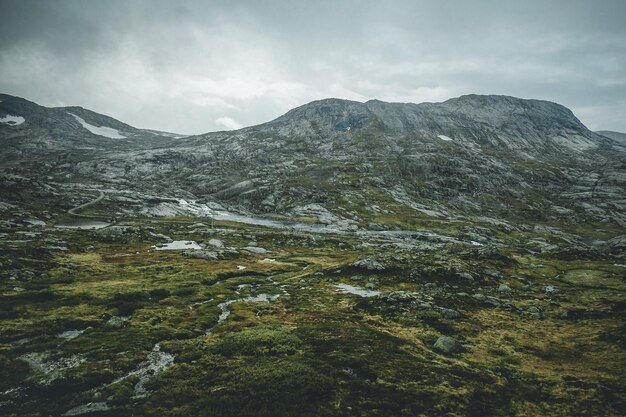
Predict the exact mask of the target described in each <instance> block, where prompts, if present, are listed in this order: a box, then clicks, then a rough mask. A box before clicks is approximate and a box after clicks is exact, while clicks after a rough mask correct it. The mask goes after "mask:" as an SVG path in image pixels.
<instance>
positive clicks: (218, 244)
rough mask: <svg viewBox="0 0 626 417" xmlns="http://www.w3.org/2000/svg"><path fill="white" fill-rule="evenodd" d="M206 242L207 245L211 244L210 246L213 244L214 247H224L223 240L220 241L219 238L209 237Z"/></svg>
mask: <svg viewBox="0 0 626 417" xmlns="http://www.w3.org/2000/svg"><path fill="white" fill-rule="evenodd" d="M207 243H208V244H209V245H211V246H215V247H216V248H223V247H224V242H222V241H221V240H219V239H210V240H209V241H208V242H207Z"/></svg>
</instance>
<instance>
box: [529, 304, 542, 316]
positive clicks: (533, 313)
mask: <svg viewBox="0 0 626 417" xmlns="http://www.w3.org/2000/svg"><path fill="white" fill-rule="evenodd" d="M526 315H527V316H528V317H530V318H531V319H540V318H541V310H539V308H538V307H535V306H532V307H529V308H528V309H526Z"/></svg>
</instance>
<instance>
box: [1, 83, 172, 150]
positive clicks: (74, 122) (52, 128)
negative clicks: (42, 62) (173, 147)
mask: <svg viewBox="0 0 626 417" xmlns="http://www.w3.org/2000/svg"><path fill="white" fill-rule="evenodd" d="M0 115H1V116H0V137H1V138H2V141H3V147H4V149H3V152H2V154H1V155H0V158H5V159H9V160H10V159H15V158H19V159H21V158H25V159H29V158H33V157H35V156H36V155H39V154H41V155H42V156H44V157H45V156H46V155H49V152H60V151H76V150H96V149H98V150H103V151H107V150H112V149H119V150H125V149H133V148H142V147H146V146H158V145H159V144H167V143H170V142H171V139H172V138H176V137H181V135H175V134H170V133H166V132H157V131H150V130H145V129H137V128H135V127H132V126H129V125H127V124H125V123H122V122H120V121H118V120H116V119H113V118H112V117H108V116H104V115H102V114H98V113H96V112H93V111H90V110H87V109H84V108H82V107H43V106H40V105H38V104H35V103H33V102H30V101H28V100H25V99H23V98H19V97H14V96H10V95H7V94H0ZM13 119H15V120H17V121H18V122H17V123H16V121H15V120H13ZM3 120H6V121H4V122H3ZM143 142H145V143H143Z"/></svg>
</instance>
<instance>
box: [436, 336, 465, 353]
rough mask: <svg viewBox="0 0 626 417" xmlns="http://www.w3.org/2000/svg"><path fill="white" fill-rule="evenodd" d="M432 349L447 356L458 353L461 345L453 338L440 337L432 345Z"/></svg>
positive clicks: (461, 347)
mask: <svg viewBox="0 0 626 417" xmlns="http://www.w3.org/2000/svg"><path fill="white" fill-rule="evenodd" d="M433 349H435V350H436V351H438V352H441V353H445V354H449V353H455V352H459V351H460V350H461V349H463V345H461V343H460V342H459V341H458V340H456V339H455V338H454V337H450V336H440V337H439V339H437V341H436V342H435V344H434V345H433Z"/></svg>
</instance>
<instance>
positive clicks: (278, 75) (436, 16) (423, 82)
mask: <svg viewBox="0 0 626 417" xmlns="http://www.w3.org/2000/svg"><path fill="white" fill-rule="evenodd" d="M0 92H3V93H6V94H12V95H17V96H20V97H24V98H26V99H28V100H31V101H34V102H36V103H39V104H42V105H45V106H70V105H77V106H82V107H85V108H88V109H91V110H94V111H96V112H98V113H103V114H106V115H109V116H112V117H115V118H116V119H119V120H121V121H123V122H125V123H128V124H131V125H133V126H136V127H140V128H149V129H157V130H164V131H169V132H175V133H181V134H200V133H204V132H209V131H215V130H226V129H236V128H239V127H241V126H249V125H253V124H258V123H262V122H265V121H269V120H271V119H274V118H276V117H278V116H280V115H281V114H283V113H285V112H286V111H288V110H289V109H291V108H293V107H296V106H298V105H302V104H305V103H307V102H310V101H312V100H317V99H322V98H328V97H338V98H345V99H351V100H358V101H367V100H369V99H380V100H384V101H394V102H414V103H420V102H424V101H431V102H438V101H444V100H447V99H449V98H453V97H457V96H460V95H463V94H471V93H474V94H504V95H512V96H516V97H522V98H537V99H545V100H550V101H554V102H557V103H560V104H563V105H565V106H567V107H569V108H570V109H572V110H573V111H574V113H575V114H576V115H577V116H578V117H579V118H580V119H581V121H582V122H583V123H585V124H586V125H587V126H588V127H589V128H590V129H592V130H616V131H621V132H626V0H595V1H591V0H585V1H580V0H552V1H547V0H541V1H536V0H524V1H521V0H515V1H508V0H493V1H492V0H473V1H469V0H465V1H464V0H456V1H452V0H428V1H426V0H406V1H404V0H385V1H381V0H376V1H365V0H363V1H357V0H334V1H326V0H316V1H306V0H302V1H298V0H285V1H277V0H276V1H269V0H249V1H237V0H230V1H226V0H225V1H209V0H196V1H192V0H188V1H185V0H176V1H174V0H172V1H161V0H90V1H86V0H56V1H55V0H48V1H34V0H0Z"/></svg>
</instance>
